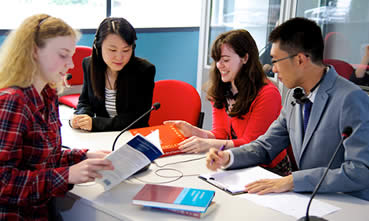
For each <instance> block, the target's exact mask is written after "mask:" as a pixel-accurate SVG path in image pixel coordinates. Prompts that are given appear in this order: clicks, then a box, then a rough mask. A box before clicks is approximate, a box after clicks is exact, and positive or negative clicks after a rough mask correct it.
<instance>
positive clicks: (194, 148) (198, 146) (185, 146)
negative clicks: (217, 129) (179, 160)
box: [178, 136, 225, 153]
mask: <svg viewBox="0 0 369 221" xmlns="http://www.w3.org/2000/svg"><path fill="white" fill-rule="evenodd" d="M224 142H225V141H224V140H216V139H207V138H200V137H196V136H192V137H190V138H188V139H186V140H184V141H182V142H181V143H179V146H178V149H180V150H181V151H182V152H185V153H203V152H206V151H208V150H209V149H210V148H212V147H214V148H218V149H219V148H220V147H221V146H222V145H223V144H224Z"/></svg>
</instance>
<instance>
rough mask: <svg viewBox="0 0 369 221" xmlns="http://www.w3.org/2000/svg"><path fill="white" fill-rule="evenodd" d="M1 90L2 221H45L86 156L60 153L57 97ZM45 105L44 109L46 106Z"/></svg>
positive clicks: (77, 152)
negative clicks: (73, 170) (71, 173)
mask: <svg viewBox="0 0 369 221" xmlns="http://www.w3.org/2000/svg"><path fill="white" fill-rule="evenodd" d="M41 96H42V98H43V101H44V102H43V101H42V99H41V97H40V95H39V94H38V92H37V90H36V89H35V88H34V87H33V86H31V87H28V88H18V87H11V88H5V89H2V90H0V182H1V183H0V220H48V218H49V217H48V216H49V214H48V202H49V201H50V199H52V198H53V197H58V196H64V195H65V194H66V193H67V191H68V189H69V188H68V176H69V166H71V165H73V164H75V163H78V162H80V161H82V160H83V159H85V158H86V151H87V150H62V149H61V138H60V126H61V123H60V120H59V112H58V107H57V105H56V99H57V95H56V91H55V90H54V89H51V88H50V87H49V86H46V87H45V89H44V90H43V91H42V92H41ZM44 104H45V105H44Z"/></svg>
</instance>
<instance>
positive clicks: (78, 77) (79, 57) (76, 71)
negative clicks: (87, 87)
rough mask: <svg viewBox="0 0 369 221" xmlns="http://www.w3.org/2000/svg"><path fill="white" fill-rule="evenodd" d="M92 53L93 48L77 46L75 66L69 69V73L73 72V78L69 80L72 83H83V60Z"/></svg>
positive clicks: (74, 58)
mask: <svg viewBox="0 0 369 221" xmlns="http://www.w3.org/2000/svg"><path fill="white" fill-rule="evenodd" d="M91 54H92V48H90V47H87V46H76V52H75V53H74V55H73V57H72V59H73V64H74V68H72V69H69V70H68V72H67V73H70V74H72V79H70V80H69V81H68V83H69V84H70V85H79V84H83V69H82V61H83V59H84V58H85V57H88V56H90V55H91Z"/></svg>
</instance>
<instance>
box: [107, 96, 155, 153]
mask: <svg viewBox="0 0 369 221" xmlns="http://www.w3.org/2000/svg"><path fill="white" fill-rule="evenodd" d="M159 108H160V103H159V102H156V103H155V104H153V105H152V106H151V108H150V109H149V110H148V111H146V112H145V113H144V114H142V115H141V116H140V117H139V118H137V119H136V120H134V121H133V122H132V123H131V124H130V125H128V126H127V127H126V128H124V129H123V130H122V131H121V132H120V133H119V134H118V136H117V137H116V138H115V140H114V143H113V146H112V148H111V150H112V151H114V147H115V143H116V142H117V140H118V138H119V137H120V135H122V134H123V133H124V132H126V131H127V130H128V129H129V128H131V127H132V125H133V124H135V123H136V122H137V121H139V120H141V118H143V117H144V116H146V115H147V114H149V113H150V112H151V111H153V110H157V109H159Z"/></svg>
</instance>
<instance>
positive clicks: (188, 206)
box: [132, 184, 216, 218]
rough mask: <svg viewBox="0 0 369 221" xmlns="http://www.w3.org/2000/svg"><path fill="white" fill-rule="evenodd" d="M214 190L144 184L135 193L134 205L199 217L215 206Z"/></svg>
mask: <svg viewBox="0 0 369 221" xmlns="http://www.w3.org/2000/svg"><path fill="white" fill-rule="evenodd" d="M214 195H215V191H212V190H204V189H194V188H185V187H176V186H165V185H155V184H145V186H144V187H143V188H142V189H141V190H140V191H139V192H138V193H137V194H136V195H135V197H134V198H133V200H132V202H133V204H135V205H141V206H146V207H151V208H154V209H160V210H164V211H168V212H173V213H177V214H181V215H186V216H192V217H196V218H201V217H203V216H205V215H207V214H208V213H210V212H211V211H213V210H214V209H215V207H216V203H215V202H214V201H213V198H214Z"/></svg>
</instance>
